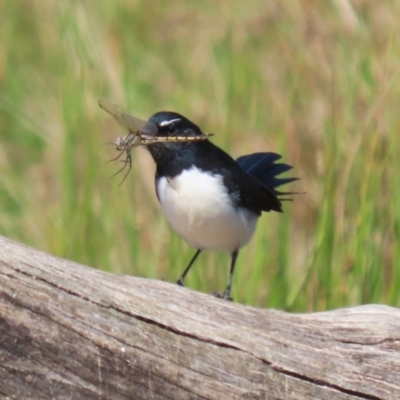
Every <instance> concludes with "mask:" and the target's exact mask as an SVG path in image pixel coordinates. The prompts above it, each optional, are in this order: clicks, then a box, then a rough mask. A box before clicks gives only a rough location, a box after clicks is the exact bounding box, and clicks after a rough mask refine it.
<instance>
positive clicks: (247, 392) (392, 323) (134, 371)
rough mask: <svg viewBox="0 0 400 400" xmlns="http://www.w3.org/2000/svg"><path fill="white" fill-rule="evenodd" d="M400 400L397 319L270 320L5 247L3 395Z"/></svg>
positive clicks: (379, 311) (1, 249) (1, 246)
mask: <svg viewBox="0 0 400 400" xmlns="http://www.w3.org/2000/svg"><path fill="white" fill-rule="evenodd" d="M1 396H3V398H9V399H174V400H175V399H218V400H221V399H327V400H332V399H400V311H399V310H397V309H395V308H391V307H387V306H382V305H368V306H361V307H354V308H348V309H341V310H336V311H330V312H321V313H312V314H290V313H285V312H281V311H276V310H262V309H256V308H251V307H246V306H242V305H240V304H234V303H231V302H228V301H224V300H220V299H217V298H214V297H213V296H210V295H208V294H202V293H196V292H193V291H191V290H188V289H185V288H181V287H178V286H177V285H174V284H170V283H167V282H162V281H155V280H147V279H139V278H134V277H129V276H116V275H112V274H108V273H105V272H100V271H97V270H94V269H91V268H88V267H85V266H83V265H78V264H76V263H73V262H70V261H66V260H62V259H59V258H56V257H53V256H50V255H48V254H45V253H41V252H39V251H36V250H33V249H30V248H28V247H25V246H23V245H20V244H17V243H14V242H11V241H9V240H7V239H4V238H0V397H1Z"/></svg>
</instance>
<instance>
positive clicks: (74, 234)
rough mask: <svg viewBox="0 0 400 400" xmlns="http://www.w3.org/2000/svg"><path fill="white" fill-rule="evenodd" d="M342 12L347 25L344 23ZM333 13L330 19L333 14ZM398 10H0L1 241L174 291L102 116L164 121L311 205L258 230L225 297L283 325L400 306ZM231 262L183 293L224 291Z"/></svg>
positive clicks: (257, 2) (171, 265)
mask: <svg viewBox="0 0 400 400" xmlns="http://www.w3.org/2000/svg"><path fill="white" fill-rule="evenodd" d="M343 4H344V5H346V4H347V7H345V6H343ZM340 5H341V6H340ZM399 13H400V4H399V2H398V1H395V0H392V1H386V2H374V4H373V5H372V4H369V3H368V2H356V1H354V2H350V1H348V2H336V1H333V0H332V1H324V2H306V1H290V2H289V1H288V2H265V1H263V0H252V1H250V2H243V1H241V0H233V1H230V2H226V1H214V2H211V1H210V2H196V1H175V2H161V1H160V2H148V1H144V0H143V1H139V0H138V1H126V2H123V1H119V2H109V1H98V2H93V1H83V2H78V1H71V2H65V1H59V2H57V1H39V0H37V1H22V0H21V1H7V0H6V1H0V15H1V16H0V19H1V23H0V37H1V38H2V46H1V48H0V169H1V174H0V234H2V235H4V236H7V237H9V238H12V239H15V240H18V241H21V242H24V243H26V244H29V245H31V246H33V247H36V248H39V249H42V250H44V251H47V252H49V253H52V254H55V255H58V256H61V257H66V258H69V259H72V260H76V261H78V262H81V263H85V264H88V265H91V266H93V267H95V268H99V269H104V270H106V271H112V272H115V273H121V274H132V275H137V276H145V277H150V278H155V279H166V280H168V281H175V280H176V279H177V278H178V277H179V275H180V273H181V272H182V270H183V268H184V266H185V265H186V263H187V262H188V261H189V259H190V258H191V257H192V254H193V253H194V249H191V248H189V247H188V246H187V245H186V244H185V243H183V241H182V240H181V239H180V238H178V237H177V236H176V235H175V234H174V233H172V232H171V231H170V229H169V227H168V225H167V223H166V221H165V219H164V217H163V215H162V213H161V210H160V207H159V205H158V202H157V199H156V196H155V194H154V183H153V180H154V165H153V162H152V161H151V159H150V157H149V155H148V154H146V151H144V150H142V149H138V150H137V151H136V150H135V152H134V166H133V171H132V173H131V174H130V175H129V177H128V179H127V180H126V182H125V183H124V184H123V185H122V186H118V183H119V182H120V177H117V178H115V179H112V180H110V179H109V177H110V176H111V175H112V174H113V173H114V172H115V171H116V169H117V166H116V165H114V164H112V163H111V164H107V161H108V160H109V159H111V158H112V157H114V156H115V150H114V149H113V148H112V147H111V146H102V143H104V142H109V141H112V140H113V139H114V138H115V137H116V136H120V135H122V134H123V132H122V131H121V129H120V128H119V126H118V125H116V124H115V123H114V121H113V120H112V119H111V118H110V117H109V116H108V115H106V114H105V113H104V112H103V111H102V110H101V109H100V108H99V107H98V105H97V100H98V99H99V98H107V99H110V100H112V101H114V102H116V103H119V104H121V105H122V106H124V107H125V108H127V109H128V110H130V112H131V113H132V114H133V115H136V116H138V117H139V118H143V119H146V118H148V117H149V116H150V115H151V114H153V113H154V112H156V111H159V110H175V111H177V112H180V113H182V114H184V115H186V116H187V117H189V118H190V119H191V120H193V121H195V122H196V123H198V124H199V125H200V126H201V127H202V128H203V129H204V130H205V131H206V132H213V133H215V134H216V136H215V137H214V138H213V139H212V140H213V141H214V142H215V143H216V144H217V145H219V146H221V147H222V148H224V149H225V150H227V151H228V152H229V153H230V154H232V155H233V156H239V155H242V154H248V153H251V152H255V151H261V150H264V151H275V152H279V153H280V154H282V155H283V157H284V161H285V162H288V163H290V164H292V165H293V166H294V170H293V174H295V175H296V176H300V177H301V178H302V180H301V181H299V182H297V183H295V184H293V185H291V189H292V190H298V191H306V192H307V194H305V195H299V196H296V198H295V201H294V202H293V203H285V204H284V209H285V214H283V215H278V214H275V215H274V214H265V215H264V216H263V217H262V219H260V221H259V224H258V229H257V233H256V235H255V237H254V238H253V240H252V242H251V243H250V244H249V246H247V247H246V248H245V249H243V250H242V251H241V253H240V255H239V261H238V267H237V271H236V275H235V280H234V288H233V295H234V297H235V299H236V300H237V301H239V302H242V303H247V304H252V305H257V306H261V307H276V308H281V309H287V310H292V311H311V310H324V309H332V308H336V307H343V306H348V305H355V304H361V303H371V302H377V303H385V304H391V305H396V306H399V305H400V250H399V247H400V246H399V245H400V173H399V170H398V166H399V159H400V143H399V142H400V140H399V132H400V123H399V121H400V118H399V101H398V99H399V98H400V74H399V71H400V67H399V65H400V64H399V60H400V33H399V32H400V31H399V30H398V18H396V16H397V15H400V14H399ZM228 270H229V256H228V255H227V254H224V253H213V252H204V253H203V254H202V255H201V256H200V258H199V260H198V262H197V263H196V264H195V266H194V269H193V271H191V273H190V274H189V276H188V278H187V281H186V282H187V285H188V286H190V287H191V288H195V289H196V290H201V291H205V292H212V291H214V290H219V291H221V290H223V289H224V287H225V284H226V279H227V275H228Z"/></svg>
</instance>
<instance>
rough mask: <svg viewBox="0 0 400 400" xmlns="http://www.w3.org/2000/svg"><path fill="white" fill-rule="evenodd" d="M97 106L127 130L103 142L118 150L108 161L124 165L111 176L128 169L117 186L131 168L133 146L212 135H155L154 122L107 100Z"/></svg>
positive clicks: (198, 138)
mask: <svg viewBox="0 0 400 400" xmlns="http://www.w3.org/2000/svg"><path fill="white" fill-rule="evenodd" d="M99 106H100V107H101V108H102V109H103V110H104V111H106V112H107V113H108V114H110V115H111V116H112V117H113V118H114V119H115V120H116V121H117V122H118V123H119V124H120V125H121V126H122V127H123V128H125V129H126V130H127V131H128V132H129V133H128V135H126V136H123V137H118V138H117V139H115V140H114V142H111V143H105V144H113V145H114V146H115V148H116V149H117V150H118V151H120V154H118V156H117V157H115V158H113V159H112V160H110V161H109V162H111V161H121V162H123V163H124V166H123V167H122V168H121V169H120V170H118V171H117V172H116V173H115V174H114V175H112V177H111V178H113V177H114V176H115V175H118V174H119V173H120V172H122V171H123V170H124V169H125V168H126V167H127V166H128V171H127V173H126V174H125V176H124V178H123V179H122V181H121V183H120V184H119V186H121V185H122V184H123V183H124V181H125V179H126V177H127V176H128V174H129V172H130V170H131V169H132V155H131V150H132V149H133V148H134V147H138V146H141V145H142V146H147V145H149V144H153V143H161V142H164V143H165V142H195V141H201V140H207V139H208V138H209V136H213V134H212V133H207V134H204V135H198V136H157V133H158V127H157V125H156V124H154V123H152V122H149V121H143V120H141V119H139V118H136V117H134V116H132V115H130V114H129V113H128V112H126V111H125V110H124V109H123V108H122V107H120V106H118V105H116V104H114V103H112V102H110V101H108V100H99ZM124 153H126V158H125V159H124V160H120V158H121V156H122V155H123V154H124Z"/></svg>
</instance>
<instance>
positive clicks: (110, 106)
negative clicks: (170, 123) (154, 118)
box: [99, 99, 158, 135]
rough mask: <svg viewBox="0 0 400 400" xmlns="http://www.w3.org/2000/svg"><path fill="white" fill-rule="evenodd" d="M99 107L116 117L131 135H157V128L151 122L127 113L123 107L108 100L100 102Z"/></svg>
mask: <svg viewBox="0 0 400 400" xmlns="http://www.w3.org/2000/svg"><path fill="white" fill-rule="evenodd" d="M99 106H100V107H101V108H102V109H103V110H104V111H106V112H108V113H109V114H110V115H112V116H113V117H114V119H115V120H116V121H117V122H118V123H119V124H120V125H122V126H123V127H124V128H125V129H127V130H128V131H129V132H130V133H133V134H137V133H138V132H139V131H141V132H143V133H144V134H148V135H156V134H157V130H158V129H157V126H156V125H155V124H153V123H151V122H146V121H143V120H141V119H139V118H135V117H133V116H132V115H130V114H129V113H128V112H126V111H125V110H124V109H123V108H122V107H120V106H118V105H117V104H114V103H112V102H111V101H108V100H104V99H102V100H99Z"/></svg>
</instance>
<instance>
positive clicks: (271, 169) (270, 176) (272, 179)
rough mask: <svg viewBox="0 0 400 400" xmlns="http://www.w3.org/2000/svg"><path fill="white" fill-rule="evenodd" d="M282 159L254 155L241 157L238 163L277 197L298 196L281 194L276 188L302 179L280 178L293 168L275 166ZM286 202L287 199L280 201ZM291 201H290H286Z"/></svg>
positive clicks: (283, 165)
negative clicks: (279, 176)
mask: <svg viewBox="0 0 400 400" xmlns="http://www.w3.org/2000/svg"><path fill="white" fill-rule="evenodd" d="M280 158H282V156H280V155H279V154H276V153H253V154H249V155H247V156H242V157H239V158H238V159H237V160H236V162H237V163H238V164H239V165H240V166H241V167H242V169H244V170H245V171H246V172H247V173H248V174H250V175H252V176H254V178H256V179H258V180H259V181H260V182H261V183H262V184H263V185H264V186H266V187H268V188H271V189H272V190H273V191H274V193H275V194H276V195H278V196H279V195H289V194H298V192H280V191H278V190H276V189H275V188H276V187H278V186H281V185H285V184H287V183H290V182H293V181H297V180H298V179H300V178H278V177H277V176H278V175H280V174H282V173H283V172H286V171H289V170H290V169H292V168H293V167H291V166H290V165H288V164H283V163H280V164H275V161H277V160H279V159H280ZM280 200H285V199H280ZM286 200H289V199H286Z"/></svg>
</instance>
